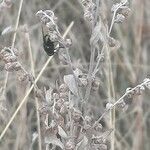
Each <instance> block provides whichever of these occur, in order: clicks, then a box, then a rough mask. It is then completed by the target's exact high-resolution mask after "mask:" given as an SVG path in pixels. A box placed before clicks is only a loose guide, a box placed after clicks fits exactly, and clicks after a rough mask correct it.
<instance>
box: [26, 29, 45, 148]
mask: <svg viewBox="0 0 150 150" xmlns="http://www.w3.org/2000/svg"><path fill="white" fill-rule="evenodd" d="M26 38H27V42H28V50H29V55H30V61H31V71H32V74H33V76H34V77H35V69H34V59H33V54H32V49H31V43H30V35H29V32H28V27H27V33H26ZM35 105H36V116H37V128H38V146H39V150H42V142H41V128H40V114H39V110H38V109H39V103H38V99H37V98H36V97H35Z"/></svg>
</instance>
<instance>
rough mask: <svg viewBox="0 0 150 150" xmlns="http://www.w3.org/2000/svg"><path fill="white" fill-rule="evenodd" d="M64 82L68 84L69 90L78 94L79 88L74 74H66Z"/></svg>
mask: <svg viewBox="0 0 150 150" xmlns="http://www.w3.org/2000/svg"><path fill="white" fill-rule="evenodd" d="M64 82H65V83H66V85H67V86H68V88H69V90H70V91H71V92H72V93H73V94H74V95H78V89H77V86H76V81H75V78H74V76H73V75H72V74H69V75H66V76H64Z"/></svg>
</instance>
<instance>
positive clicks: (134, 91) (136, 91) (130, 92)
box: [117, 78, 150, 110]
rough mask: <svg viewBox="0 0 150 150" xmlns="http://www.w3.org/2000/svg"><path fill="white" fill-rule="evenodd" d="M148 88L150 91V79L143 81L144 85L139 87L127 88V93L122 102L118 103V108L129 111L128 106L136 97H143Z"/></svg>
mask: <svg viewBox="0 0 150 150" xmlns="http://www.w3.org/2000/svg"><path fill="white" fill-rule="evenodd" d="M146 88H148V89H150V79H149V78H146V79H144V80H143V83H141V84H139V85H137V86H136V87H134V88H130V87H129V88H127V89H126V93H125V95H124V97H123V98H122V99H120V101H118V102H117V106H118V107H119V108H122V109H123V110H127V108H128V105H129V104H130V103H131V102H132V99H133V98H134V97H135V96H138V95H141V94H142V93H143V92H144V91H145V89H146Z"/></svg>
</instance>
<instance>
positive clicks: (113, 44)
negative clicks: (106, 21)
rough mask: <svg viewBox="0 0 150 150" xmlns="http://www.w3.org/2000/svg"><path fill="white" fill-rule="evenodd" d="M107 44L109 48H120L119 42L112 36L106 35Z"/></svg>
mask: <svg viewBox="0 0 150 150" xmlns="http://www.w3.org/2000/svg"><path fill="white" fill-rule="evenodd" d="M108 45H109V47H110V48H111V50H117V49H119V48H120V42H119V41H118V40H116V39H114V38H112V37H110V36H109V37H108Z"/></svg>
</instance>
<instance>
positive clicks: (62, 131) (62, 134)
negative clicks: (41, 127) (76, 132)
mask: <svg viewBox="0 0 150 150" xmlns="http://www.w3.org/2000/svg"><path fill="white" fill-rule="evenodd" d="M58 133H59V135H60V136H61V137H63V138H67V134H66V132H65V131H64V129H63V128H62V127H61V126H58Z"/></svg>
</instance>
